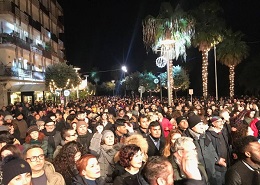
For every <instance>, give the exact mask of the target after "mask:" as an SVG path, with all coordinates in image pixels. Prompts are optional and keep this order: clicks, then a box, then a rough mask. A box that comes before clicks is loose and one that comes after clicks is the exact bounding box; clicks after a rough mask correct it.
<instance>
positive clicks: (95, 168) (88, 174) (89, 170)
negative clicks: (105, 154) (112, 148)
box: [82, 158, 100, 180]
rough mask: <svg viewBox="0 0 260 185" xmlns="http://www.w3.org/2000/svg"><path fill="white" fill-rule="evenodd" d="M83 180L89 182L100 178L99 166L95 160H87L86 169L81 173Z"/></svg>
mask: <svg viewBox="0 0 260 185" xmlns="http://www.w3.org/2000/svg"><path fill="white" fill-rule="evenodd" d="M82 174H83V176H84V177H85V178H87V179H90V180H96V179H97V178H99V177H100V166H99V164H98V161H97V159H96V158H91V159H89V160H88V164H87V166H86V169H85V170H83V171H82Z"/></svg>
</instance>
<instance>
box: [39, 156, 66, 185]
mask: <svg viewBox="0 0 260 185" xmlns="http://www.w3.org/2000/svg"><path fill="white" fill-rule="evenodd" d="M43 168H44V172H45V175H46V177H47V185H66V184H65V181H64V178H63V177H62V175H61V174H60V173H58V172H56V171H55V168H54V166H53V164H52V163H50V162H48V161H45V164H44V167H43Z"/></svg>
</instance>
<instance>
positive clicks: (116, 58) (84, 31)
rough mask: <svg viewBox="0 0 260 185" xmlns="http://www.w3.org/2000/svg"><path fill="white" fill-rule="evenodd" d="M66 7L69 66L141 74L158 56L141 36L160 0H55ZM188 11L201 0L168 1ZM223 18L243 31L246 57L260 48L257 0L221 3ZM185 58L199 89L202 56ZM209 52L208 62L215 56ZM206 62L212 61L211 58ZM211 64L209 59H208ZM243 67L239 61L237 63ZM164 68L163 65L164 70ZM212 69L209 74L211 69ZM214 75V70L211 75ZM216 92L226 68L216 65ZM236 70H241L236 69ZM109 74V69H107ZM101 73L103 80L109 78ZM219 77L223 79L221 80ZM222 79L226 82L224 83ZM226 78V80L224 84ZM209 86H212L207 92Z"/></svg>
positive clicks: (222, 85) (224, 85)
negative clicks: (144, 67)
mask: <svg viewBox="0 0 260 185" xmlns="http://www.w3.org/2000/svg"><path fill="white" fill-rule="evenodd" d="M58 2H59V3H60V5H61V6H62V7H63V10H64V26H65V34H64V42H65V48H66V57H67V60H68V61H69V64H71V65H73V66H77V67H80V68H81V71H80V72H81V73H86V72H89V71H91V69H92V68H93V67H97V68H98V70H100V71H107V70H112V69H119V68H121V66H122V65H123V64H125V65H126V66H127V68H128V72H129V73H132V72H135V71H140V72H142V71H143V70H144V69H143V63H144V62H147V61H148V62H150V63H151V66H155V67H156V65H155V59H156V55H155V54H152V53H149V54H148V55H147V53H146V50H145V48H144V45H143V40H142V20H143V19H144V18H145V17H146V16H147V15H149V14H150V15H153V16H155V17H156V16H157V15H158V12H159V8H160V4H161V2H163V1H161V0H85V1H84V5H83V4H82V2H83V1H82V0H74V1H72V0H58ZM170 2H171V3H172V4H173V7H174V6H176V4H177V3H179V4H180V5H181V7H182V8H183V9H189V8H191V7H193V6H195V5H196V4H199V3H200V2H202V0H181V1H176V0H175V1H171V0H170ZM220 3H221V6H222V8H223V9H224V12H225V18H226V22H227V24H228V26H229V27H231V28H232V29H233V31H238V30H240V31H242V32H243V33H244V34H245V35H246V37H245V40H246V42H247V44H248V45H249V47H250V56H252V55H254V54H256V53H257V52H259V51H260V11H259V10H260V2H259V1H258V0H248V1H245V0H223V1H220ZM187 52H188V57H187V61H186V62H180V61H178V62H176V63H177V64H180V65H184V66H188V68H190V79H191V85H190V86H191V88H194V90H195V92H196V90H197V91H198V92H199V93H200V91H202V90H201V85H198V81H199V80H200V81H201V72H200V71H201V54H200V53H199V52H198V51H197V49H196V48H195V49H194V48H190V49H188V51H187ZM212 53H213V52H210V53H209V60H214V57H213V54H212ZM209 62H210V61H209ZM211 63H213V62H211ZM237 68H238V70H239V68H240V69H242V68H243V63H241V64H240V65H239V66H238V67H237ZM165 70H166V69H165ZM212 71H213V72H212ZM209 73H210V74H209V93H211V92H210V91H214V86H215V84H214V64H209ZM212 73H213V74H212ZM218 73H220V74H219V78H220V79H219V88H220V91H223V92H220V94H221V93H222V94H224V95H228V69H227V67H226V66H223V65H221V64H218ZM238 73H239V72H238ZM108 74H109V73H108ZM108 74H105V73H102V76H103V77H101V80H103V81H108V80H112V78H111V77H110V76H108ZM221 78H223V80H222V79H221ZM224 81H225V82H224ZM223 82H224V83H223ZM211 89H212V90H211Z"/></svg>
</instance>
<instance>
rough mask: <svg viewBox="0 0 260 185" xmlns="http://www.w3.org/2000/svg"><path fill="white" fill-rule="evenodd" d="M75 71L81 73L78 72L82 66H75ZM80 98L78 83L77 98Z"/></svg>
mask: <svg viewBox="0 0 260 185" xmlns="http://www.w3.org/2000/svg"><path fill="white" fill-rule="evenodd" d="M73 69H74V70H75V71H76V73H77V74H78V75H79V73H78V71H79V70H80V68H79V67H74V68H73ZM78 98H79V85H77V99H78Z"/></svg>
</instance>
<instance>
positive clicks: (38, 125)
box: [36, 121, 45, 127]
mask: <svg viewBox="0 0 260 185" xmlns="http://www.w3.org/2000/svg"><path fill="white" fill-rule="evenodd" d="M36 125H37V127H40V126H41V125H45V122H44V121H36Z"/></svg>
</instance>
